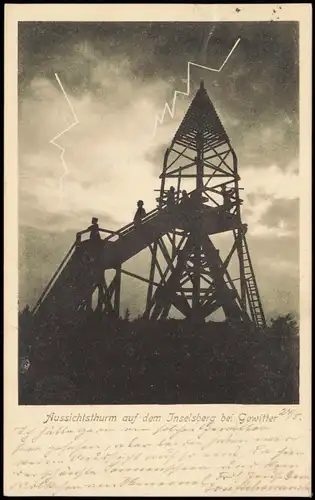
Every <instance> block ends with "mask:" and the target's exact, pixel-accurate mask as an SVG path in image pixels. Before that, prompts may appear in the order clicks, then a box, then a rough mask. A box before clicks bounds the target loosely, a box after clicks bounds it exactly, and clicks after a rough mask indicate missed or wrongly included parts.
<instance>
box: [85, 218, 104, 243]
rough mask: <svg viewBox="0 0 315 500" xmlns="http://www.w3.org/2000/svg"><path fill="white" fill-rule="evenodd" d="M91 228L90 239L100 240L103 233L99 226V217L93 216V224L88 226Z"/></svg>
mask: <svg viewBox="0 0 315 500" xmlns="http://www.w3.org/2000/svg"><path fill="white" fill-rule="evenodd" d="M88 229H89V230H90V240H92V241H100V240H101V235H100V230H99V227H98V218H97V217H92V225H91V226H89V227H88Z"/></svg>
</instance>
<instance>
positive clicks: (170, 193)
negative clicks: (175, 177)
mask: <svg viewBox="0 0 315 500" xmlns="http://www.w3.org/2000/svg"><path fill="white" fill-rule="evenodd" d="M166 203H167V205H168V206H172V205H174V204H175V188H174V186H171V187H170V189H169V191H168V193H167V199H166Z"/></svg>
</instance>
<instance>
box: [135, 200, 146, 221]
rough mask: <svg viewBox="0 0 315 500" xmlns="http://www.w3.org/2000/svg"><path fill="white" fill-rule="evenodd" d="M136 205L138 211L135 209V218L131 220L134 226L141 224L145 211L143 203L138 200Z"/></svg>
mask: <svg viewBox="0 0 315 500" xmlns="http://www.w3.org/2000/svg"><path fill="white" fill-rule="evenodd" d="M137 205H138V209H137V211H136V213H135V216H134V218H133V221H134V223H135V225H138V224H141V222H142V219H143V217H145V216H146V211H145V209H144V208H143V201H142V200H139V201H138V202H137Z"/></svg>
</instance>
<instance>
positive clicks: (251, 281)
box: [242, 234, 266, 328]
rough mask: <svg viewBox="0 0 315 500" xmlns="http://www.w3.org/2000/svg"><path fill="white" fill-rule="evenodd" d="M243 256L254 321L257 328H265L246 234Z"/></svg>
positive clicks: (243, 243)
mask: <svg viewBox="0 0 315 500" xmlns="http://www.w3.org/2000/svg"><path fill="white" fill-rule="evenodd" d="M242 256H243V262H244V276H245V284H246V292H247V299H248V304H249V309H250V312H251V316H252V320H253V322H254V324H255V326H256V327H257V328H265V327H266V319H265V315H264V311H263V308H262V303H261V299H260V296H259V292H258V286H257V281H256V278H255V274H254V270H253V266H252V262H251V258H250V255H249V251H248V245H247V241H246V237H245V234H243V235H242Z"/></svg>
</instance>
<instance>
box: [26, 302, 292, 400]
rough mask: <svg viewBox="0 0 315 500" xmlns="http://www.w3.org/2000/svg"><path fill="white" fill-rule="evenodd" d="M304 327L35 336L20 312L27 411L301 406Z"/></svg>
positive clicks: (222, 326) (50, 328) (286, 322)
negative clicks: (46, 407)
mask: <svg viewBox="0 0 315 500" xmlns="http://www.w3.org/2000/svg"><path fill="white" fill-rule="evenodd" d="M298 333H299V332H298V325H297V322H296V320H295V319H294V317H293V316H292V315H290V314H288V315H284V316H279V317H278V318H275V319H273V320H272V321H271V325H270V326H269V327H268V328H267V329H266V330H265V331H263V332H253V331H247V330H246V329H245V328H244V327H241V326H237V327H236V326H234V327H233V326H230V325H227V324H226V323H206V324H204V325H201V326H200V325H198V326H196V325H193V324H191V323H189V322H188V321H186V320H175V319H168V320H159V321H152V320H144V319H142V318H137V319H134V320H131V319H130V314H129V311H128V310H126V311H125V313H124V316H123V318H118V319H117V318H116V319H115V318H110V317H106V316H101V315H98V314H96V313H94V314H91V315H90V316H85V317H81V319H78V320H77V321H76V322H72V323H71V324H70V323H68V324H67V326H64V327H62V328H61V327H58V325H57V324H53V323H52V322H50V323H48V324H46V325H42V326H41V328H40V329H39V328H34V325H33V324H32V316H31V314H30V312H29V311H28V310H27V309H25V310H24V311H23V312H22V313H21V314H20V327H19V350H20V352H19V357H20V373H19V378H20V384H19V401H20V404H176V403H179V404H189V403H191V404H198V403H238V404H242V403H243V404H289V403H297V402H298V400H299V335H298Z"/></svg>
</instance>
